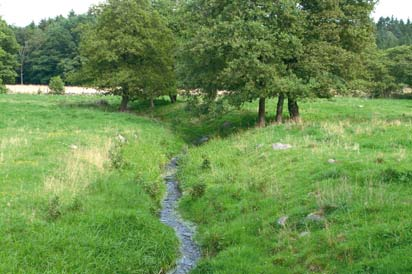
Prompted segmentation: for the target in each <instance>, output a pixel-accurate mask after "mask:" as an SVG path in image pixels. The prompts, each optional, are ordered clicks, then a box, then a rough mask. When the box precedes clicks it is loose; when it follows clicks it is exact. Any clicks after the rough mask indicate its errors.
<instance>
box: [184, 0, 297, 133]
mask: <svg viewBox="0 0 412 274" xmlns="http://www.w3.org/2000/svg"><path fill="white" fill-rule="evenodd" d="M296 4H297V3H296V1H287V0H283V1H269V0H268V1H259V3H258V2H255V1H242V0H235V1H232V0H231V1H229V0H224V1H208V0H196V1H189V2H188V4H187V6H186V9H185V19H184V21H185V22H186V31H185V32H184V36H185V39H186V40H187V42H186V43H185V44H184V45H183V49H182V50H181V55H180V62H181V67H182V69H180V75H181V76H182V79H183V83H184V84H185V87H186V88H190V89H200V91H202V92H203V93H204V94H206V96H207V97H208V98H210V99H213V98H215V97H216V95H217V93H218V91H219V90H225V91H226V94H227V95H226V97H227V98H228V99H229V102H230V103H231V104H232V105H235V106H239V107H240V106H241V105H242V104H243V103H245V102H248V101H252V100H256V99H258V100H259V110H258V121H259V122H258V123H259V126H264V125H265V113H266V100H267V98H270V97H271V96H273V95H274V93H276V91H274V90H275V87H276V84H277V82H278V80H279V79H280V78H283V77H288V75H289V72H288V70H287V66H286V65H285V60H289V59H291V58H292V57H293V56H294V55H293V54H294V53H296V52H300V51H301V43H300V41H299V39H298V37H299V33H300V32H301V27H300V26H301V24H300V21H299V10H297V9H296Z"/></svg>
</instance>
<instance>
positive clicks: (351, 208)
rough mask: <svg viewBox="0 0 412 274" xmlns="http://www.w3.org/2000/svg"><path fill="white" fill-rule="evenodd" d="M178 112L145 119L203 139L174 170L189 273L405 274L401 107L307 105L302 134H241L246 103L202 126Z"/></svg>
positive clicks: (409, 247) (405, 109)
mask: <svg viewBox="0 0 412 274" xmlns="http://www.w3.org/2000/svg"><path fill="white" fill-rule="evenodd" d="M181 108H182V106H174V107H163V108H160V109H159V110H158V114H157V117H159V119H162V120H164V121H165V122H168V123H169V124H170V125H172V126H174V128H175V130H176V132H177V133H178V134H181V135H182V137H185V136H195V135H196V134H198V135H202V134H209V136H214V137H215V138H214V139H212V140H211V141H210V142H209V143H208V144H205V145H203V146H201V147H193V148H191V149H190V150H189V151H188V153H187V154H186V155H185V156H184V157H183V158H182V159H181V161H182V163H181V170H180V173H179V178H180V181H181V183H182V189H183V191H184V198H183V201H182V203H181V211H182V212H183V213H184V216H185V217H187V218H189V219H190V220H192V221H193V222H195V223H197V224H198V225H199V229H198V240H199V242H200V244H201V246H202V248H203V252H204V259H203V261H202V262H201V264H200V265H199V266H198V267H197V269H196V270H195V271H194V273H199V274H200V273H202V274H204V273H245V274H246V273H411V272H412V258H411V256H410V254H411V253H412V220H411V218H410V212H411V209H412V199H411V197H412V188H411V184H412V134H411V133H412V101H408V100H403V101H402V100H363V99H333V100H316V101H307V102H304V103H303V104H302V105H301V108H302V115H303V119H304V122H303V123H301V124H288V123H286V124H283V125H273V126H269V127H267V128H265V129H249V130H246V129H245V121H246V123H252V122H253V118H254V116H253V115H254V113H255V109H256V105H255V104H250V105H248V106H247V107H246V108H245V109H244V110H242V111H238V112H235V113H232V114H230V115H227V116H225V117H222V118H221V119H218V120H205V121H203V123H199V121H198V120H197V119H196V118H191V119H188V117H185V115H187V114H184V112H182V110H181ZM274 109H275V106H274V105H271V106H270V108H269V110H273V112H274ZM179 113H180V114H181V115H180V116H179ZM167 117H173V118H172V119H170V118H169V120H168V118H167ZM176 121H177V122H176ZM182 121H188V122H187V123H183V122H182ZM248 121H249V122H248ZM228 122H229V124H230V125H231V126H230V128H229V129H228V128H227V127H226V128H225V130H224V131H222V128H223V127H222V125H223V124H225V123H226V125H227V124H228ZM200 124H204V125H205V127H202V126H199V125H200ZM279 142H280V143H284V144H290V145H292V147H293V148H292V149H290V150H285V151H276V150H274V149H273V148H272V144H275V143H279ZM310 214H312V216H315V217H317V218H318V219H319V220H312V219H310V218H308V216H310ZM282 217H287V218H286V221H284V222H282V221H281V222H279V221H280V220H281V218H282ZM284 219H285V218H283V220H284ZM279 223H280V224H279Z"/></svg>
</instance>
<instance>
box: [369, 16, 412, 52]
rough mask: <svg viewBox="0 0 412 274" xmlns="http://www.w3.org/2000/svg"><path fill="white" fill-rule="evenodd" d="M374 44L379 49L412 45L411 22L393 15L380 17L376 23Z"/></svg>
mask: <svg viewBox="0 0 412 274" xmlns="http://www.w3.org/2000/svg"><path fill="white" fill-rule="evenodd" d="M376 28H377V37H376V44H377V45H378V48H380V49H389V48H394V47H397V46H402V45H412V22H411V20H410V19H408V20H407V21H406V22H405V21H404V20H398V19H396V18H394V17H392V18H389V17H386V18H384V17H381V18H379V21H378V23H377V24H376Z"/></svg>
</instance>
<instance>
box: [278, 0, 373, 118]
mask: <svg viewBox="0 0 412 274" xmlns="http://www.w3.org/2000/svg"><path fill="white" fill-rule="evenodd" d="M375 2H376V1H375V0H355V1H354V0H300V1H299V5H298V6H297V9H299V10H300V11H301V16H302V18H303V20H304V27H305V31H304V32H303V33H302V34H303V35H302V36H301V37H300V40H301V42H302V44H303V53H302V54H300V53H298V54H296V56H295V58H292V62H290V63H289V70H290V72H291V74H292V75H293V76H294V78H295V79H298V80H299V81H298V82H300V83H302V84H300V85H298V87H300V90H301V91H309V96H321V97H323V96H331V95H332V94H331V92H332V91H333V92H339V90H343V89H345V88H346V86H347V83H349V82H351V81H354V80H356V79H357V78H359V77H361V76H362V75H363V74H364V73H365V71H364V68H365V67H364V66H363V65H362V62H363V59H364V58H365V53H366V50H367V49H370V48H371V47H372V46H373V45H374V31H373V30H374V25H373V21H372V19H371V17H370V14H371V12H372V11H373V8H374V5H375ZM298 90H299V89H298ZM286 95H287V97H288V100H289V102H288V108H289V113H290V116H291V119H293V120H299V119H300V114H299V107H298V104H297V100H298V99H299V98H300V97H302V96H307V95H308V94H307V93H306V94H305V92H303V94H302V92H293V91H292V92H288V93H287V94H286ZM281 100H282V98H280V100H279V101H281ZM278 106H279V104H278ZM278 112H279V111H278Z"/></svg>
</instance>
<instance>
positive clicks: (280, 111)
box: [276, 93, 285, 124]
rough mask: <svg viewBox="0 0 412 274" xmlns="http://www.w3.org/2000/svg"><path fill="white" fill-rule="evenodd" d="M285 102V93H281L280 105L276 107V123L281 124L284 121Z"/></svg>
mask: <svg viewBox="0 0 412 274" xmlns="http://www.w3.org/2000/svg"><path fill="white" fill-rule="evenodd" d="M284 103H285V94H283V93H281V94H279V99H278V105H277V108H276V123H278V124H281V123H282V122H283V105H284Z"/></svg>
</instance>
